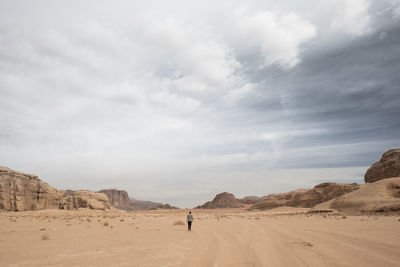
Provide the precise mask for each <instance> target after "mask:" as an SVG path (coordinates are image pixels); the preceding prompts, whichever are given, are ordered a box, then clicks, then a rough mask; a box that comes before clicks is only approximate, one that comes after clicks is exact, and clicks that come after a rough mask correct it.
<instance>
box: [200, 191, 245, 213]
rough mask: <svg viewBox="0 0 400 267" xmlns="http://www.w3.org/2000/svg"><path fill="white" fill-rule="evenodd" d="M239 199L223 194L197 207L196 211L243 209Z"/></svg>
mask: <svg viewBox="0 0 400 267" xmlns="http://www.w3.org/2000/svg"><path fill="white" fill-rule="evenodd" d="M244 206H245V205H244V203H243V202H242V200H241V199H237V198H236V197H235V195H234V194H231V193H228V192H223V193H220V194H218V195H216V196H215V198H214V199H213V200H211V201H208V202H206V203H204V204H203V205H201V206H197V207H196V209H227V208H241V207H244Z"/></svg>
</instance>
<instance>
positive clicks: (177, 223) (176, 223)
mask: <svg viewBox="0 0 400 267" xmlns="http://www.w3.org/2000/svg"><path fill="white" fill-rule="evenodd" d="M174 225H185V222H184V221H176V222H174Z"/></svg>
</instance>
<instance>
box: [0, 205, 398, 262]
mask: <svg viewBox="0 0 400 267" xmlns="http://www.w3.org/2000/svg"><path fill="white" fill-rule="evenodd" d="M308 211H309V209H307V208H293V207H280V208H276V209H272V210H268V211H261V212H254V211H247V210H243V209H215V210H193V215H194V223H193V230H192V231H191V232H188V231H187V229H186V223H185V217H186V213H187V211H186V210H157V211H96V210H77V211H68V210H67V211H65V210H41V211H26V212H18V213H15V212H1V213H0V224H1V233H0V239H1V240H0V248H1V249H0V262H1V265H2V266H199V267H203V266H399V264H400V253H399V251H400V231H397V230H396V229H399V227H400V217H399V216H398V215H387V216H386V215H382V214H373V215H357V216H352V215H344V214H340V213H336V214H316V213H307V212H308Z"/></svg>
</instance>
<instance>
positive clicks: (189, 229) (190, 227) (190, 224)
mask: <svg viewBox="0 0 400 267" xmlns="http://www.w3.org/2000/svg"><path fill="white" fill-rule="evenodd" d="M191 230H192V222H188V231H191Z"/></svg>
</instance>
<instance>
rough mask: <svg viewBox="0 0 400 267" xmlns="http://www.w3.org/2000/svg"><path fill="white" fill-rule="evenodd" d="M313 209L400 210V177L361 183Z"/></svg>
mask: <svg viewBox="0 0 400 267" xmlns="http://www.w3.org/2000/svg"><path fill="white" fill-rule="evenodd" d="M313 209H315V210H327V209H334V210H338V211H343V212H360V211H361V212H362V211H366V212H387V211H400V177H396V178H387V179H383V180H379V181H377V182H374V183H367V184H363V185H361V187H360V189H358V190H356V191H353V192H351V193H348V194H345V195H342V196H340V197H337V198H335V199H332V200H329V201H327V202H324V203H321V204H318V205H316V206H315V207H314V208H313Z"/></svg>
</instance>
